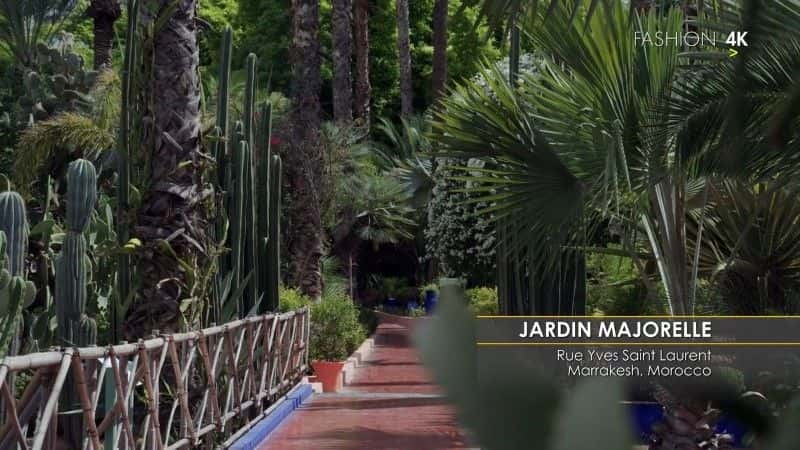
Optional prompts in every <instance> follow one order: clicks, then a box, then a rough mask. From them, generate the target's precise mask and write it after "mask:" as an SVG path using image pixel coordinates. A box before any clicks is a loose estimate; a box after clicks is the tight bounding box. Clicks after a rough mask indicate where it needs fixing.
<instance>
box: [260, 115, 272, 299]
mask: <svg viewBox="0 0 800 450" xmlns="http://www.w3.org/2000/svg"><path fill="white" fill-rule="evenodd" d="M271 131H272V105H271V104H270V103H266V104H264V105H263V106H262V108H261V122H260V123H259V126H258V142H259V144H260V147H259V155H258V168H257V171H256V173H257V186H256V192H257V195H256V197H257V202H258V205H257V214H256V234H257V236H258V239H257V248H258V288H259V289H260V290H261V303H260V304H259V312H260V313H264V312H266V311H267V310H268V308H267V306H268V305H269V304H271V299H270V296H271V295H272V290H271V287H270V284H269V280H270V275H269V271H270V270H272V269H271V267H270V262H269V226H270V223H271V222H272V220H273V218H272V217H271V216H272V210H271V209H270V204H271V203H270V202H271V199H272V197H271V192H270V191H271V189H270V184H271V177H270V161H271V160H272V155H271V151H272V150H271V148H270V135H271Z"/></svg>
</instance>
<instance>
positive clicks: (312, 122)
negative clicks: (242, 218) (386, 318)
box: [286, 0, 325, 299]
mask: <svg viewBox="0 0 800 450" xmlns="http://www.w3.org/2000/svg"><path fill="white" fill-rule="evenodd" d="M292 33H293V36H294V38H293V39H292V48H291V54H290V57H291V62H292V71H293V74H292V87H291V97H292V103H293V109H292V115H291V127H292V129H291V137H290V139H291V151H290V152H289V154H288V155H287V156H288V160H287V164H286V173H287V177H288V179H289V184H290V186H291V191H290V192H291V193H292V201H291V202H290V204H289V207H288V211H287V214H288V220H289V226H288V228H287V230H289V231H290V232H291V236H290V238H289V239H288V249H287V250H288V254H289V258H290V261H289V263H290V275H289V280H290V281H291V282H292V284H294V285H296V286H297V287H299V288H300V290H301V291H302V292H303V293H304V294H306V295H308V296H309V297H311V298H313V299H319V298H320V296H321V294H322V270H321V267H320V260H321V258H322V237H323V236H322V235H323V230H322V217H321V203H320V198H321V197H322V194H323V193H322V192H321V189H322V187H323V186H324V185H325V183H323V179H322V178H323V176H324V174H323V171H322V167H323V164H322V158H323V156H322V151H321V147H320V121H321V118H320V116H321V106H320V101H319V93H320V89H321V86H322V78H321V75H320V64H321V62H320V52H319V47H320V44H319V0H292Z"/></svg>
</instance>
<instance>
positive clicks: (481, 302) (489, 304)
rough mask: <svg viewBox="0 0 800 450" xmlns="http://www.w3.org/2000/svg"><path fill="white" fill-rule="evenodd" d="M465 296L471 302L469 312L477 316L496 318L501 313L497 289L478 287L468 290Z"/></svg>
mask: <svg viewBox="0 0 800 450" xmlns="http://www.w3.org/2000/svg"><path fill="white" fill-rule="evenodd" d="M464 294H465V295H466V297H467V301H468V302H469V303H468V305H469V310H470V311H471V312H472V313H473V314H474V315H476V316H496V315H497V314H499V312H500V308H499V304H498V300H497V288H496V287H476V288H472V289H467V290H466V291H465V292H464Z"/></svg>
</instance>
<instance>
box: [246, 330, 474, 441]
mask: <svg viewBox="0 0 800 450" xmlns="http://www.w3.org/2000/svg"><path fill="white" fill-rule="evenodd" d="M467 447H468V446H467V444H466V442H465V439H464V436H463V435H462V433H461V432H460V431H459V429H458V426H457V425H456V421H455V417H454V415H453V411H452V409H451V408H450V407H449V406H448V405H447V404H446V403H445V401H444V399H443V398H442V397H441V395H440V393H439V390H438V388H437V386H436V385H435V384H433V383H432V382H431V381H430V379H429V378H428V376H427V374H426V373H425V369H424V368H423V367H422V366H421V364H420V362H419V359H418V357H417V354H416V351H415V350H414V348H413V347H412V345H411V343H410V341H409V337H408V331H407V330H406V329H405V328H402V327H400V326H398V325H389V324H384V325H381V326H380V327H378V331H377V333H376V335H375V348H374V350H373V351H372V353H371V355H369V357H368V358H367V360H366V361H365V363H362V366H361V367H360V368H359V369H357V370H356V373H355V377H354V378H353V382H352V383H350V384H348V385H347V386H346V387H345V389H344V391H342V392H340V393H336V394H315V395H314V396H313V397H312V398H311V399H310V400H309V401H307V402H306V403H305V404H304V405H303V406H302V407H301V408H300V409H298V410H297V411H295V412H294V413H293V414H292V415H291V416H290V417H289V418H288V419H286V421H285V422H284V423H282V424H281V425H280V426H279V427H278V429H277V430H275V431H274V432H273V433H272V435H271V436H270V438H268V439H267V440H266V441H265V442H264V443H262V444H261V447H259V448H260V449H261V450H300V449H302V450H308V449H331V450H333V449H346V450H360V449H365V450H373V449H374V450H388V449H397V450H434V449H436V450H438V449H455V448H467Z"/></svg>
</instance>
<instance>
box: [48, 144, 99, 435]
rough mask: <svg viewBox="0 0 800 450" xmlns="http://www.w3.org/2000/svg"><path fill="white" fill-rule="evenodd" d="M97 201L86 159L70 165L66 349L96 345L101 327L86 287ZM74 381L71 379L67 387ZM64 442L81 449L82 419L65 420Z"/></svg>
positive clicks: (60, 332) (63, 290)
mask: <svg viewBox="0 0 800 450" xmlns="http://www.w3.org/2000/svg"><path fill="white" fill-rule="evenodd" d="M96 200H97V172H96V171H95V168H94V166H93V165H92V163H90V162H89V161H86V160H85V159H78V160H75V161H73V162H72V163H70V165H69V170H68V171H67V202H66V203H67V217H66V220H65V222H64V225H65V227H66V235H65V236H64V243H63V244H62V246H61V252H60V253H59V255H58V257H57V258H56V290H55V303H56V321H57V324H58V329H57V330H56V331H57V336H58V341H59V343H60V344H61V345H63V346H77V347H83V346H88V345H93V344H94V343H95V340H96V339H97V324H96V323H95V321H94V319H91V318H89V317H88V316H86V313H85V311H86V285H87V274H88V273H89V270H90V268H89V267H88V266H89V264H90V262H89V258H88V256H87V255H86V249H87V246H86V238H85V237H84V235H83V234H84V233H85V232H86V229H87V228H88V227H89V222H90V220H91V217H92V211H94V205H95V201H96ZM73 383H74V381H73V380H70V379H68V380H67V386H73ZM62 405H64V407H65V408H66V409H79V408H80V398H79V397H78V393H77V392H76V391H75V389H73V388H69V389H66V390H65V391H64V394H63V398H62ZM62 429H63V430H65V434H64V439H65V440H66V441H67V442H68V443H69V447H70V448H80V445H81V442H82V440H83V427H82V418H81V417H80V415H69V416H64V417H63V418H62Z"/></svg>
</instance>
